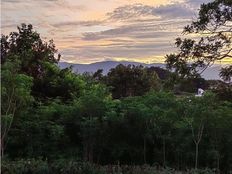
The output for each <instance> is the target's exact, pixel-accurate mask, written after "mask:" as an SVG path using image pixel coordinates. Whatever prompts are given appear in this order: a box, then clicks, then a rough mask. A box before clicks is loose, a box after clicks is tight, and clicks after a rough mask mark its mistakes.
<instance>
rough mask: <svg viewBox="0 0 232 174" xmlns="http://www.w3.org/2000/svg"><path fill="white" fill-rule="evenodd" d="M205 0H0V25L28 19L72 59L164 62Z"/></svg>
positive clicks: (5, 30)
mask: <svg viewBox="0 0 232 174" xmlns="http://www.w3.org/2000/svg"><path fill="white" fill-rule="evenodd" d="M204 2H210V0H2V1H1V8H2V10H1V11H2V16H1V30H2V33H3V34H9V32H10V31H15V30H16V26H17V25H19V24H20V23H27V24H28V23H31V24H32V25H33V26H34V28H35V30H36V31H38V32H39V33H40V34H41V36H42V37H43V38H44V39H46V40H49V39H53V40H54V42H55V44H56V47H57V49H58V50H59V52H60V53H61V55H62V61H66V62H71V63H92V62H99V61H105V60H128V61H137V62H145V63H153V62H163V60H164V56H165V55H166V54H168V53H172V52H174V51H175V46H174V40H175V38H176V37H178V36H181V32H182V29H183V27H184V26H185V25H186V24H188V23H190V22H191V21H192V20H193V19H194V18H196V16H197V12H198V9H199V7H200V4H201V3H204Z"/></svg>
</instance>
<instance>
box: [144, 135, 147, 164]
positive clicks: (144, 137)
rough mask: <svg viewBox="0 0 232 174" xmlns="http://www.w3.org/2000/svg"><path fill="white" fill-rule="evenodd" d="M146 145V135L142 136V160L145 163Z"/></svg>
mask: <svg viewBox="0 0 232 174" xmlns="http://www.w3.org/2000/svg"><path fill="white" fill-rule="evenodd" d="M146 146H147V142H146V137H145V136H144V137H143V160H144V164H146V163H147V159H146Z"/></svg>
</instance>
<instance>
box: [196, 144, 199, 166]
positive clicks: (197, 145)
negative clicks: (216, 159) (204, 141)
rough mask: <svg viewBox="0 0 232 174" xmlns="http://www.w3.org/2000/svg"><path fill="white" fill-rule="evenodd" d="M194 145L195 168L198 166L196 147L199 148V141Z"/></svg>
mask: <svg viewBox="0 0 232 174" xmlns="http://www.w3.org/2000/svg"><path fill="white" fill-rule="evenodd" d="M195 145H196V154H195V169H197V167H198V151H199V150H198V148H199V143H195Z"/></svg>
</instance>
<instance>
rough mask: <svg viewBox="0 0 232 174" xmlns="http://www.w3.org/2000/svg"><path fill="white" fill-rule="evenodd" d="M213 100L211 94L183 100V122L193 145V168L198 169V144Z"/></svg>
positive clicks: (212, 106)
mask: <svg viewBox="0 0 232 174" xmlns="http://www.w3.org/2000/svg"><path fill="white" fill-rule="evenodd" d="M214 101H215V98H214V96H212V95H211V94H205V96H203V97H199V98H196V97H193V98H187V99H184V101H183V103H184V105H183V106H184V107H183V108H184V112H183V121H184V122H185V123H186V124H187V126H188V127H189V128H190V130H191V134H192V139H193V142H194V144H195V168H196V169H197V168H198V161H199V159H198V158H199V144H200V142H201V141H202V137H203V135H204V131H205V125H206V123H207V121H208V117H209V116H210V114H211V111H212V109H213V108H214V105H215V102H214Z"/></svg>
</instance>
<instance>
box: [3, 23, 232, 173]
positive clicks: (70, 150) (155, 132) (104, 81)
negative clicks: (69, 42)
mask: <svg viewBox="0 0 232 174" xmlns="http://www.w3.org/2000/svg"><path fill="white" fill-rule="evenodd" d="M22 27H23V28H22V29H20V34H19V36H20V37H19V36H18V35H17V36H16V35H15V36H14V37H16V38H17V37H19V38H18V39H16V41H17V42H19V41H20V43H21V42H22V44H23V45H24V46H25V48H26V49H25V50H24V49H22V48H21V47H20V46H19V45H17V44H16V48H15V47H14V44H12V45H11V44H10V45H11V46H10V49H9V48H8V45H7V44H8V41H7V40H4V37H3V38H2V39H3V40H2V47H6V48H4V49H5V50H3V52H1V54H3V55H4V56H5V57H7V58H6V59H4V60H2V76H1V79H2V88H1V92H2V96H1V97H2V101H4V102H2V110H1V114H2V116H1V117H2V125H1V130H2V137H4V138H6V139H1V147H2V155H3V151H4V150H5V155H4V158H3V165H2V169H3V173H16V174H17V173H38V174H39V173H58V174H59V173H61V174H68V173H86V174H87V173H88V174H92V173H94V174H104V173H114V174H119V173H120V174H124V173H125V174H151V173H157V174H172V173H173V174H174V173H175V172H177V171H185V170H187V169H191V168H193V167H194V164H195V168H199V169H201V168H202V169H203V168H206V167H208V168H210V169H213V168H215V169H216V171H217V172H219V171H220V172H222V173H223V172H224V173H226V172H227V173H228V172H229V171H231V170H232V165H231V164H232V150H231V144H232V136H231V135H232V114H231V113H232V103H231V98H230V91H231V86H230V85H226V84H225V83H221V82H220V84H221V85H222V86H223V85H225V86H224V87H221V88H219V87H218V88H212V89H211V92H206V93H205V94H204V96H203V97H195V96H193V94H191V93H189V94H188V96H186V95H181V96H176V95H174V94H172V93H171V92H168V91H165V92H164V91H162V90H161V89H162V88H161V83H160V80H159V78H158V75H159V76H160V77H162V80H163V84H164V86H165V85H166V87H167V88H166V87H165V88H166V90H167V89H172V87H173V86H174V81H175V82H178V83H180V84H181V85H182V86H180V87H182V88H180V90H182V91H183V90H186V91H187V89H188V88H189V85H193V84H194V85H193V86H194V87H193V88H190V89H188V90H189V91H188V92H193V91H194V90H195V89H196V88H197V87H198V85H207V83H206V81H204V80H203V79H200V78H199V79H195V78H193V79H191V78H189V79H181V78H179V77H178V76H176V74H173V73H171V74H169V75H170V76H169V75H167V74H166V75H167V76H166V75H165V73H167V72H166V71H163V70H160V69H152V68H144V67H141V66H140V67H135V66H123V65H119V66H117V67H116V68H114V69H111V71H110V72H109V74H108V75H106V76H103V75H102V71H98V72H96V73H95V74H84V75H79V74H75V73H73V72H72V69H71V68H66V69H60V68H59V67H58V66H57V65H56V61H53V60H51V61H50V58H51V59H52V58H54V57H53V53H54V52H53V51H52V48H53V47H52V48H50V47H49V46H48V45H47V47H46V44H45V48H46V49H49V50H50V51H51V52H49V53H48V52H47V51H45V52H46V54H45V52H43V49H42V51H41V50H36V49H35V48H37V46H38V45H37V44H38V43H37V41H38V42H40V39H39V38H40V37H39V35H38V34H37V33H35V32H33V30H32V27H31V26H22ZM12 37H13V36H12ZM16 41H15V42H16ZM10 43H11V41H10ZM12 43H13V41H12ZM42 43H44V42H42ZM40 44H41V43H40ZM40 44H39V45H40ZM42 45H43V44H42ZM40 46H41V45H40ZM42 47H43V46H42ZM32 48H33V49H32ZM43 48H44V47H43ZM45 48H44V49H45ZM7 49H9V50H8V51H6V50H7ZM31 49H32V50H31ZM34 49H35V50H34ZM46 49H45V50H46ZM22 50H24V51H23V52H22ZM24 52H25V56H26V57H25V59H24V58H23V57H22V56H23V55H24ZM37 52H38V53H39V55H40V56H42V57H40V56H39V57H40V58H41V59H42V61H39V62H37V59H36V57H34V54H37ZM29 53H30V54H32V53H33V56H31V57H30V56H29V55H28V54H29ZM40 53H41V54H40ZM42 53H43V54H42ZM48 55H50V56H51V57H50V58H48V57H49V56H48ZM27 56H29V57H27ZM27 58H28V59H29V60H30V61H31V62H30V65H34V64H36V65H38V67H42V69H43V71H42V72H41V73H40V75H41V76H40V75H39V77H37V76H36V75H35V74H34V73H33V72H34V70H33V71H31V70H29V69H27V70H25V69H23V67H24V65H25V66H26V65H28V64H27V63H28V62H27ZM38 67H37V68H38ZM37 68H35V70H36V69H37ZM37 70H38V69H37ZM156 72H159V73H157V74H158V75H157V74H156ZM28 75H30V76H28ZM168 76H169V77H172V78H168ZM173 80H174V81H173ZM209 84H210V83H209ZM219 86H220V85H219ZM211 87H212V84H211ZM6 135H7V136H6ZM6 140H7V141H6ZM4 143H5V144H4ZM6 145H7V146H6ZM18 159H21V160H18ZM26 159H31V160H26ZM161 166H162V167H163V168H164V169H162V167H161ZM167 166H169V167H172V168H173V169H172V168H168V167H167ZM174 168H175V170H174ZM210 169H209V170H208V169H206V170H197V169H196V170H189V171H187V172H188V173H189V174H196V173H197V174H198V173H205V174H207V173H213V172H214V171H212V170H210ZM179 173H181V172H179Z"/></svg>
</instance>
